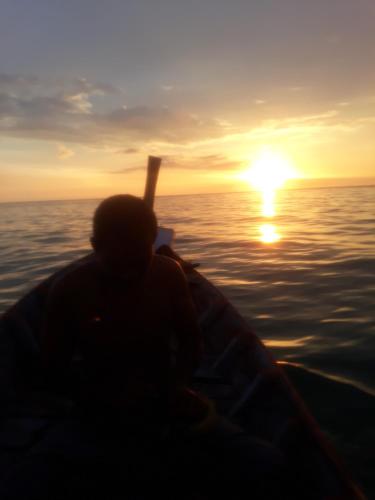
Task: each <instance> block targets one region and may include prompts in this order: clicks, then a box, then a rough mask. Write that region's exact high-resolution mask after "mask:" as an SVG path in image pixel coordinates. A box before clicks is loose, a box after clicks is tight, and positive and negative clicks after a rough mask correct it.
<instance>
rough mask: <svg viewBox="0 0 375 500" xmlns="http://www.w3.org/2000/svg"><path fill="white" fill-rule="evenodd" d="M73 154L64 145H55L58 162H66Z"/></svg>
mask: <svg viewBox="0 0 375 500" xmlns="http://www.w3.org/2000/svg"><path fill="white" fill-rule="evenodd" d="M74 154H75V153H74V151H73V150H72V149H70V148H68V147H67V146H65V144H58V145H57V157H58V159H59V160H67V159H68V158H71V157H72V156H74Z"/></svg>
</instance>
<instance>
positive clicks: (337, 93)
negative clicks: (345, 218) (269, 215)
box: [0, 0, 375, 202]
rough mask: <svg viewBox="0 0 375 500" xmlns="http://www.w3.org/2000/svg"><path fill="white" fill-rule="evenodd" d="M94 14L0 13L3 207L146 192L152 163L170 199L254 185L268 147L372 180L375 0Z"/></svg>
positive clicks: (123, 7) (330, 175)
mask: <svg viewBox="0 0 375 500" xmlns="http://www.w3.org/2000/svg"><path fill="white" fill-rule="evenodd" d="M83 3H84V2H82V3H81V2H77V4H75V5H74V7H73V6H71V7H69V6H66V5H65V4H64V6H63V5H60V4H57V3H55V2H51V3H46V2H42V1H41V0H36V1H35V2H33V9H32V10H30V11H29V12H28V15H27V16H24V17H23V16H21V15H20V7H21V0H12V1H6V2H5V3H4V7H3V14H4V15H3V16H2V18H1V19H0V30H1V32H2V36H3V37H4V43H2V44H1V46H0V57H1V60H2V71H4V72H3V73H0V202H1V201H13V200H39V199H72V198H99V197H103V196H106V195H108V194H112V193H115V192H131V193H134V194H141V193H142V192H143V185H144V178H145V165H146V162H147V156H148V155H149V154H152V155H157V156H162V157H163V159H164V161H163V168H162V172H161V176H160V183H159V187H158V193H159V194H179V193H181V194H185V193H198V192H225V191H241V190H244V189H248V184H247V183H246V182H245V181H243V180H240V176H239V172H241V171H243V170H244V169H247V168H249V166H251V165H252V163H253V161H254V159H255V158H256V157H257V155H259V152H260V151H262V150H263V149H264V148H268V149H270V150H272V151H274V152H275V153H276V154H281V155H283V156H284V157H285V158H287V159H288V161H289V162H290V163H291V164H292V165H294V167H295V169H296V171H297V173H298V176H299V177H301V178H302V179H307V180H306V181H294V182H291V183H289V185H290V186H296V185H298V186H300V185H303V186H306V185H309V186H310V185H345V184H353V183H354V184H373V183H374V182H375V181H374V177H375V141H374V137H375V91H374V89H375V70H374V64H373V61H374V49H373V47H374V46H375V7H374V3H373V2H372V1H370V0H358V1H357V2H346V1H341V0H340V1H338V0H333V1H332V2H329V3H327V2H326V1H325V0H316V1H315V2H297V3H296V2H295V0H284V1H283V2H280V1H279V0H270V2H267V5H266V4H263V3H262V2H252V1H249V2H239V3H237V2H233V3H231V2H221V1H219V2H217V1H214V0H207V2H204V3H199V5H198V4H197V9H198V10H197V11H196V12H195V10H194V9H191V8H190V7H189V6H188V5H187V4H186V5H185V4H183V3H176V2H174V1H172V0H165V2H162V4H161V5H160V9H157V10H155V11H154V12H153V16H151V17H150V16H149V8H148V4H147V2H146V0H137V1H135V0H134V1H133V0H129V2H123V3H119V2H117V1H115V0H108V2H106V3H105V4H104V3H102V2H99V1H98V0H92V2H91V3H90V9H89V10H88V9H87V8H84V6H83ZM192 11H194V15H193V12H192ZM5 14H6V15H5ZM91 14H92V15H91ZM67 33H69V36H67ZM312 179H315V180H312ZM316 179H317V180H316Z"/></svg>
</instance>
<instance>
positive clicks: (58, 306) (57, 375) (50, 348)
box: [41, 278, 76, 389]
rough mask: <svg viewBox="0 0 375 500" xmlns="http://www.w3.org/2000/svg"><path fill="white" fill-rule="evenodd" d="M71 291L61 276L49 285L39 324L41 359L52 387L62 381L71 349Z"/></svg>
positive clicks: (73, 321)
mask: <svg viewBox="0 0 375 500" xmlns="http://www.w3.org/2000/svg"><path fill="white" fill-rule="evenodd" d="M70 293H71V292H70ZM70 293H69V286H67V283H65V281H64V278H63V279H62V281H60V282H58V283H56V285H54V286H53V287H52V289H51V291H50V293H49V296H48V298H47V303H46V309H45V315H44V318H43V323H42V332H41V358H42V363H43V365H44V369H45V375H46V382H47V385H48V386H49V387H50V388H51V389H58V388H59V387H61V385H62V384H63V382H64V376H65V374H66V371H67V369H68V367H69V365H70V362H71V360H72V356H73V351H74V345H75V338H76V324H75V314H74V308H73V307H72V300H71V298H70Z"/></svg>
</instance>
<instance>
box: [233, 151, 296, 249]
mask: <svg viewBox="0 0 375 500" xmlns="http://www.w3.org/2000/svg"><path fill="white" fill-rule="evenodd" d="M295 177H296V172H295V169H294V167H293V166H292V164H291V162H290V161H289V160H288V159H287V158H286V157H285V156H283V155H281V154H280V153H276V152H274V151H271V150H270V149H263V150H262V151H261V152H260V153H259V155H258V156H257V157H256V159H255V160H254V162H253V164H252V165H251V167H250V168H249V169H248V170H246V171H245V172H244V173H243V175H242V178H243V179H244V180H247V181H248V182H249V183H250V184H251V186H252V187H253V188H254V189H256V190H257V191H260V192H261V194H262V215H263V216H264V217H267V218H271V217H274V216H275V215H276V192H277V190H278V189H280V188H282V187H283V186H284V184H285V182H286V181H287V180H288V179H293V178H295ZM259 229H260V240H261V241H262V242H263V243H274V242H276V241H278V240H280V239H281V236H280V234H279V233H278V232H277V230H276V227H275V226H274V225H273V224H262V225H261V226H260V228H259Z"/></svg>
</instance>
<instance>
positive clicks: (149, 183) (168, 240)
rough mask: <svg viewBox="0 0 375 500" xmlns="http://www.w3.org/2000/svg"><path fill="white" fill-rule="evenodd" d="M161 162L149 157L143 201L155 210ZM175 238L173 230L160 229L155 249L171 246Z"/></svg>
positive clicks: (158, 159) (155, 157)
mask: <svg viewBox="0 0 375 500" xmlns="http://www.w3.org/2000/svg"><path fill="white" fill-rule="evenodd" d="M161 161H162V160H161V158H158V157H157V156H149V157H148V165H147V179H146V186H145V194H144V197H143V199H144V201H145V203H147V205H148V206H149V207H150V208H153V206H154V200H155V192H156V184H157V182H158V175H159V170H160V165H161ZM173 237H174V231H173V229H168V228H166V227H159V228H158V235H157V237H156V240H155V243H154V249H155V250H157V249H158V248H159V247H161V246H162V245H168V246H170V245H171V244H172V241H173Z"/></svg>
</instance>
